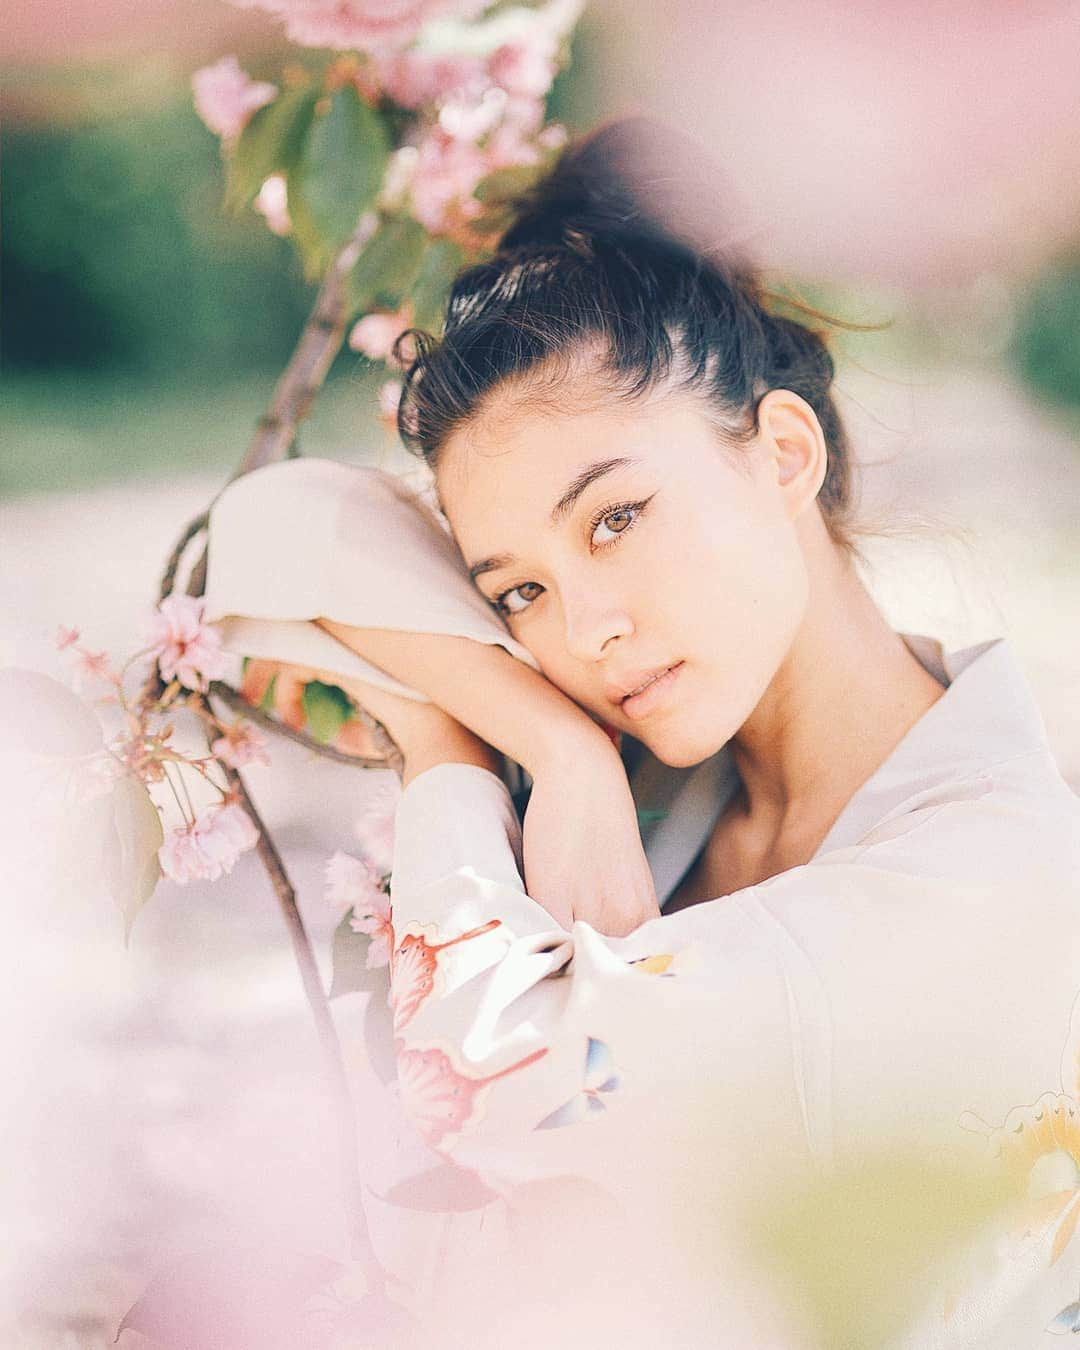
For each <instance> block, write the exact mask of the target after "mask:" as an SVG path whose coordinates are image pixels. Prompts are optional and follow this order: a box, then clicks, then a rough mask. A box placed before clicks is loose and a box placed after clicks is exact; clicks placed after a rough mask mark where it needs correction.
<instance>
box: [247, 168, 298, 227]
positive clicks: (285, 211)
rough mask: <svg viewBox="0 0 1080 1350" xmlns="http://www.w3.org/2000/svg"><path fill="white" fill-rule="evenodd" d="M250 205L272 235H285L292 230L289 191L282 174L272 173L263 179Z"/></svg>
mask: <svg viewBox="0 0 1080 1350" xmlns="http://www.w3.org/2000/svg"><path fill="white" fill-rule="evenodd" d="M251 204H252V206H254V208H255V210H256V211H258V212H259V214H260V215H261V216H262V217H263V219H264V220H265V221H266V228H267V229H268V230H269V231H270V232H271V233H272V234H277V235H286V234H288V233H289V232H290V231H291V230H292V221H291V219H290V218H289V191H288V187H287V185H286V183H285V175H284V174H283V173H272V174H271V175H270V177H269V178H267V179H265V180H264V181H263V185H262V187H261V188H260V189H259V191H258V192H257V193H256V195H255V199H254V201H253V202H252V203H251Z"/></svg>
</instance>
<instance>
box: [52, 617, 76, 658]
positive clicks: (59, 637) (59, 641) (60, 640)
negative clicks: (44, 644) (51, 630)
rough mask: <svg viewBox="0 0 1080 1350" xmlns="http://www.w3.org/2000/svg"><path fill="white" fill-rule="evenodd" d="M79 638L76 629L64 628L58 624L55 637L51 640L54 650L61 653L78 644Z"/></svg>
mask: <svg viewBox="0 0 1080 1350" xmlns="http://www.w3.org/2000/svg"><path fill="white" fill-rule="evenodd" d="M79 637H80V633H79V630H78V629H77V628H65V627H64V626H63V624H60V626H59V627H58V628H57V630H56V636H55V637H54V638H53V642H54V643H55V644H56V650H57V651H58V652H62V651H65V650H66V649H67V648H68V647H71V646H73V645H74V644H75V643H76V642H78V640H79Z"/></svg>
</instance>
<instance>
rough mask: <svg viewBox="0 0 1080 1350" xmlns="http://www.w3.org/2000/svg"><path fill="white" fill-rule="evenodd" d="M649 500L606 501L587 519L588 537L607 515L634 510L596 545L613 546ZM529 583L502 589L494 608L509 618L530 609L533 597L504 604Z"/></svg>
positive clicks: (590, 536)
mask: <svg viewBox="0 0 1080 1350" xmlns="http://www.w3.org/2000/svg"><path fill="white" fill-rule="evenodd" d="M651 501H652V498H651V497H647V498H646V499H645V500H644V501H643V502H608V503H607V505H606V506H602V507H601V508H600V510H599V511H597V512H596V513H595V514H594V515H593V516H592V518H591V519H590V520H589V538H590V539H591V538H592V537H593V535H594V534H595V533H596V529H597V526H598V525H601V524H603V522H604V521H605V520H606V519H607V518H608V516H615V515H618V514H619V512H620V511H636V512H637V514H636V515H635V516H632V517H631V519H630V522H629V524H627V525H626V526H625V527H624V528H623V529H621V530H618V531H615V532H614V533H615V538H614V539H609V540H608V541H607V542H606V543H603V544H600V545H598V547H599V548H612V547H614V545H615V544H617V543H618V542H619V540H620V539H622V538H623V537H624V536H625V535H627V534H629V533H630V531H631V530H632V529H633V528H634V526H635V525H636V524H637V522H638V521H639V520H640V519H641V517H642V515H644V513H645V508H646V507H647V506H648V504H649V502H651ZM529 584H530V583H529V582H524V581H523V582H519V583H518V585H517V586H510V587H508V588H507V589H506V590H505V591H502V592H501V593H500V594H499V595H497V596H496V597H495V600H494V602H493V603H494V606H495V609H496V610H498V612H499V613H500V614H502V615H503V616H504V617H507V618H509V617H510V616H511V615H513V614H523V613H524V612H525V610H526V609H530V608H531V607H532V605H533V604H534V603H535V599H534V600H530V601H528V603H527V604H526V605H525V606H524V607H523V608H522V609H515V610H511V609H508V608H507V606H506V597H507V596H508V595H513V593H514V592H515V591H516V590H520V589H521V587H522V586H526V585H529Z"/></svg>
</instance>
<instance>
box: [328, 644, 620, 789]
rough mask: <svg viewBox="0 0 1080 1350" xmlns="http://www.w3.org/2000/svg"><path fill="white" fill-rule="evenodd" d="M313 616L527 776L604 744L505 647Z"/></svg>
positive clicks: (591, 725) (572, 706) (581, 714)
mask: <svg viewBox="0 0 1080 1350" xmlns="http://www.w3.org/2000/svg"><path fill="white" fill-rule="evenodd" d="M316 623H318V625H319V626H320V627H321V628H325V629H326V631H327V632H328V633H330V634H331V636H333V637H335V638H337V639H338V641H339V642H343V643H344V644H345V646H347V647H349V648H351V649H352V650H353V651H355V652H358V653H359V654H360V655H361V656H363V657H365V658H366V659H367V660H369V661H371V662H372V663H373V664H374V665H376V666H378V667H379V668H380V669H381V670H385V671H386V672H387V673H388V674H390V675H393V676H394V678H395V679H398V680H401V681H402V683H403V684H407V685H409V686H410V687H412V688H413V689H418V690H419V691H420V692H421V693H422V694H426V695H427V696H428V698H430V699H431V700H432V702H433V703H436V704H438V706H439V707H440V708H442V709H443V710H444V711H445V712H448V713H449V714H450V716H451V717H453V718H455V719H456V720H457V721H458V722H460V723H462V724H463V725H464V726H466V727H468V728H469V729H470V730H471V731H473V732H475V733H476V735H477V736H479V737H480V738H481V739H482V740H484V741H486V742H487V743H488V744H489V745H493V746H495V747H496V748H497V749H499V750H501V751H502V752H503V753H504V754H506V755H509V756H510V758H511V759H513V760H515V761H516V762H517V763H518V764H520V765H521V766H522V767H523V768H524V769H525V770H526V771H527V772H528V773H529V775H530V777H532V778H534V779H535V778H537V777H538V776H539V775H541V774H542V773H543V772H544V771H545V770H546V769H548V768H549V767H550V766H552V765H554V764H558V763H565V762H566V760H567V758H568V757H570V756H573V755H575V754H577V753H581V752H588V751H589V750H591V749H592V748H593V747H595V748H598V749H599V748H602V747H603V745H604V743H605V742H607V739H608V738H607V735H606V733H605V732H604V731H603V730H602V729H601V728H600V727H599V726H598V725H597V723H596V722H594V721H593V719H592V718H591V717H590V716H589V714H588V713H587V712H585V711H584V709H582V708H581V707H579V706H578V704H576V703H575V702H574V701H573V700H572V699H570V698H568V697H567V696H566V694H564V693H563V692H562V690H561V689H559V688H557V687H556V686H555V685H554V684H552V682H551V681H550V680H548V679H546V678H545V677H544V676H543V675H541V674H540V673H539V671H535V670H533V669H532V668H531V667H530V666H527V665H525V663H524V662H523V661H518V660H516V659H515V658H514V657H513V656H511V655H510V653H509V652H508V651H506V650H505V648H503V647H499V646H497V645H495V644H493V643H482V642H474V641H473V640H472V639H471V638H462V637H450V636H447V635H445V634H437V633H417V632H411V631H405V630H399V629H389V628H356V627H353V626H351V625H349V624H343V623H336V622H334V621H332V620H330V619H325V618H320V619H317V620H316Z"/></svg>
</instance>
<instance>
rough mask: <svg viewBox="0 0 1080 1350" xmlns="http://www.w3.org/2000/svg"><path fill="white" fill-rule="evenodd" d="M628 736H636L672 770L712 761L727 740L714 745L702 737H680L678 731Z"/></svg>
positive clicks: (630, 733)
mask: <svg viewBox="0 0 1080 1350" xmlns="http://www.w3.org/2000/svg"><path fill="white" fill-rule="evenodd" d="M628 735H631V736H634V737H635V739H636V740H639V741H640V742H641V743H642V745H644V746H646V747H647V748H648V749H649V750H650V751H651V752H652V753H653V754H654V755H655V756H656V758H657V759H658V760H659V761H660V763H661V764H667V765H668V766H669V767H671V768H672V769H691V768H693V767H695V765H698V764H704V762H705V761H706V760H707V759H711V758H712V757H713V755H715V754H716V753H717V751H719V750H721V749H723V747H724V746H725V745H726V744H727V740H726V739H725V740H723V741H720V742H719V743H718V744H714V742H713V741H712V740H708V741H706V740H703V739H702V737H701V736H700V735H694V734H693V733H691V734H690V735H680V734H679V732H678V731H674V730H673V731H663V730H659V729H658V730H657V731H655V732H647V731H645V730H644V729H642V730H641V732H640V734H637V733H635V732H633V731H631V732H628Z"/></svg>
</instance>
